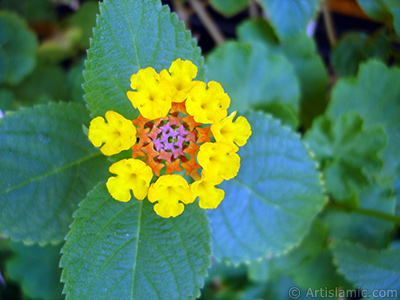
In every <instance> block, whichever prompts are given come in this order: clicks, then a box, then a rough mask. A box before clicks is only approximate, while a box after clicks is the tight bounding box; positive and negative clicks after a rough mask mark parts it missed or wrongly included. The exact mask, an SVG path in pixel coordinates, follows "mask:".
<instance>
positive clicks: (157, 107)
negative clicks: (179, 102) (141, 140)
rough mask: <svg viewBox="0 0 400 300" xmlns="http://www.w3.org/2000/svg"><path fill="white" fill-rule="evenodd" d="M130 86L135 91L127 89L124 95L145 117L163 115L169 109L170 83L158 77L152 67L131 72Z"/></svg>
mask: <svg viewBox="0 0 400 300" xmlns="http://www.w3.org/2000/svg"><path fill="white" fill-rule="evenodd" d="M131 88H132V89H133V90H136V91H128V92H127V93H126V95H127V96H128V99H129V100H130V101H131V103H132V105H133V107H135V108H137V109H139V111H140V114H141V115H142V116H143V117H145V118H146V119H150V120H154V119H157V118H162V117H165V116H166V115H167V113H168V112H169V110H170V109H171V84H170V83H169V81H168V80H166V79H160V76H159V74H157V73H156V71H155V70H154V69H153V68H151V67H148V68H146V69H141V70H139V72H137V74H133V75H132V76H131Z"/></svg>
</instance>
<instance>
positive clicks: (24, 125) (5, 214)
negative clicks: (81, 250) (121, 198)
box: [0, 103, 109, 243]
mask: <svg viewBox="0 0 400 300" xmlns="http://www.w3.org/2000/svg"><path fill="white" fill-rule="evenodd" d="M88 123H89V116H88V112H87V110H86V109H85V108H84V107H83V106H82V105H77V104H62V103H59V104H50V105H43V106H36V107H34V108H32V109H21V110H19V111H17V112H15V113H12V114H9V115H7V116H6V117H5V118H3V119H1V120H0V140H1V143H0V166H1V168H0V178H1V180H0V232H1V234H3V235H6V236H8V237H11V238H13V239H15V240H22V241H24V242H28V243H32V242H39V243H48V242H60V241H62V240H63V238H64V237H65V235H66V233H67V232H68V225H69V224H70V223H71V221H72V213H73V211H75V210H76V208H77V204H78V203H79V201H81V200H82V199H84V197H85V196H86V194H87V192H88V191H89V190H90V189H91V188H92V187H93V186H94V185H96V184H97V183H98V182H99V181H100V180H104V179H105V178H106V176H107V175H108V174H107V173H108V172H107V166H108V165H109V163H108V162H107V159H106V158H105V157H104V156H103V155H102V154H101V153H100V152H99V151H98V150H96V149H95V148H94V147H93V146H92V145H91V144H90V142H89V141H88V140H87V137H86V136H85V135H84V134H83V132H82V124H86V125H87V124H88Z"/></svg>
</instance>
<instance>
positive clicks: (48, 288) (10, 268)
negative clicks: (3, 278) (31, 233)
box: [6, 243, 63, 300]
mask: <svg viewBox="0 0 400 300" xmlns="http://www.w3.org/2000/svg"><path fill="white" fill-rule="evenodd" d="M11 248H12V250H13V251H14V256H13V257H12V258H11V259H10V260H9V261H7V263H6V270H7V274H8V276H9V277H10V278H11V279H12V280H15V281H17V282H18V283H19V284H20V285H21V287H22V290H23V292H24V294H25V295H28V296H29V297H31V298H40V299H44V300H47V299H48V300H56V299H62V298H63V297H62V293H61V292H62V288H63V286H62V284H61V283H60V276H61V269H59V267H58V263H59V260H60V256H61V255H60V250H61V245H57V246H53V245H48V246H46V247H40V246H38V245H33V246H25V245H23V244H22V243H12V244H11Z"/></svg>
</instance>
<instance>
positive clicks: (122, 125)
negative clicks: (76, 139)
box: [88, 111, 136, 155]
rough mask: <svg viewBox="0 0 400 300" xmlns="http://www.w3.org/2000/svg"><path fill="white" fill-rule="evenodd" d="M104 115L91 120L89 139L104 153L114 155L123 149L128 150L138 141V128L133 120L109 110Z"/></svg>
mask: <svg viewBox="0 0 400 300" xmlns="http://www.w3.org/2000/svg"><path fill="white" fill-rule="evenodd" d="M105 117H106V119H107V122H108V123H106V122H105V120H104V119H103V118H102V117H96V118H94V119H93V120H92V121H91V122H90V126H89V136H88V138H89V140H90V141H91V142H92V144H93V145H94V146H95V147H100V146H101V145H103V144H104V145H103V147H101V148H100V150H101V152H103V154H104V155H114V154H117V153H120V152H121V151H122V150H128V149H129V148H130V147H132V146H133V145H134V144H135V143H136V128H135V126H133V124H132V121H129V120H127V119H125V118H124V117H123V116H121V115H120V114H119V113H116V112H114V111H108V112H106V115H105Z"/></svg>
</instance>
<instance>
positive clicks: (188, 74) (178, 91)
mask: <svg viewBox="0 0 400 300" xmlns="http://www.w3.org/2000/svg"><path fill="white" fill-rule="evenodd" d="M196 75H197V67H196V65H194V64H193V63H192V62H191V61H190V60H181V59H180V58H178V59H177V60H175V61H174V62H173V63H172V64H171V66H170V67H169V73H168V71H167V70H165V69H164V70H162V71H161V72H160V79H161V80H162V79H167V80H168V81H169V82H170V83H171V88H172V102H177V103H181V102H183V101H185V100H186V98H187V96H188V94H189V92H190V91H191V89H192V88H193V87H194V86H195V85H196V81H193V79H194V78H195V77H196Z"/></svg>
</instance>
